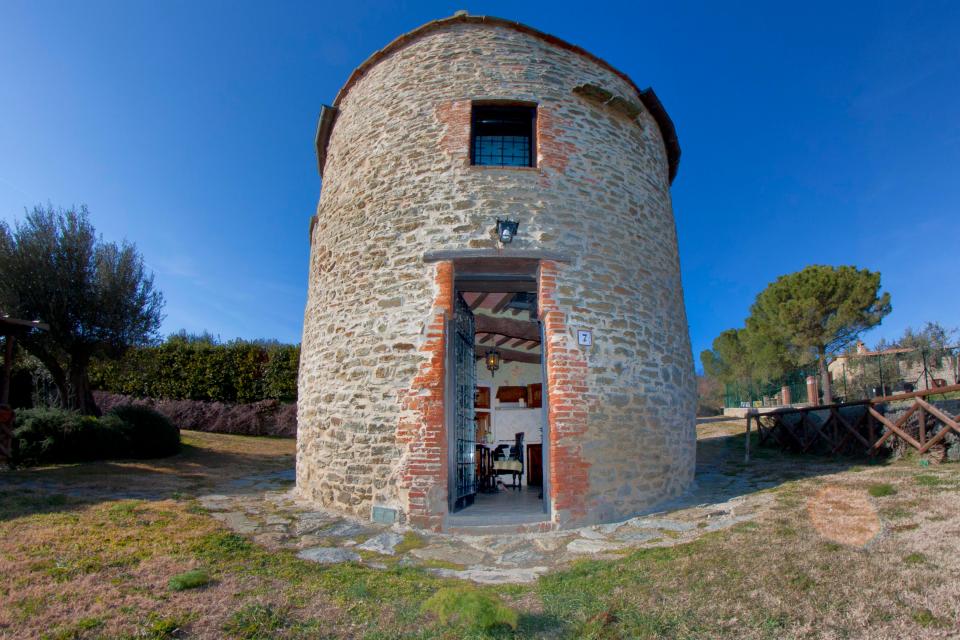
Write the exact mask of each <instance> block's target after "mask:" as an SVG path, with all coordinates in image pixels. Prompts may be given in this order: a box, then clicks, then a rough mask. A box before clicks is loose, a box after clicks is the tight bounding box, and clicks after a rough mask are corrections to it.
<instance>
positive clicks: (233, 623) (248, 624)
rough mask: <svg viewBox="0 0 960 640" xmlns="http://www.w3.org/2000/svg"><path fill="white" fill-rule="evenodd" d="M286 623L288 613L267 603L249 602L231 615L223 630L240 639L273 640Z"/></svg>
mask: <svg viewBox="0 0 960 640" xmlns="http://www.w3.org/2000/svg"><path fill="white" fill-rule="evenodd" d="M286 624H287V616H286V614H285V613H283V612H281V611H279V610H278V609H275V608H274V607H272V606H270V605H266V604H248V605H245V606H243V607H241V608H240V609H238V610H237V611H235V612H234V613H233V615H232V616H230V619H229V620H228V621H227V623H226V624H225V625H224V626H223V630H224V631H225V632H226V634H227V635H228V636H230V637H231V638H238V639H239V640H272V639H273V638H276V637H277V636H278V635H279V634H278V633H277V632H278V631H279V630H280V629H282V628H283V627H284V626H286Z"/></svg>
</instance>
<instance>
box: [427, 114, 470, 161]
mask: <svg viewBox="0 0 960 640" xmlns="http://www.w3.org/2000/svg"><path fill="white" fill-rule="evenodd" d="M436 113H437V120H439V121H440V123H441V124H442V125H443V137H442V138H441V139H440V148H441V149H443V151H444V152H446V153H447V155H449V156H450V157H451V158H453V159H454V161H456V162H458V163H459V164H462V165H469V164H470V119H471V117H472V114H473V103H472V102H471V101H470V100H454V101H453V102H444V103H443V104H440V105H437V112H436Z"/></svg>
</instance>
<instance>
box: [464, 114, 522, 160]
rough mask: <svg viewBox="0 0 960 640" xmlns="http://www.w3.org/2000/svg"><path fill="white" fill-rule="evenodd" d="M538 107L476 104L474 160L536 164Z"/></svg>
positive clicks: (472, 154) (471, 147) (471, 154)
mask: <svg viewBox="0 0 960 640" xmlns="http://www.w3.org/2000/svg"><path fill="white" fill-rule="evenodd" d="M536 114H537V108H536V107H531V106H504V105H476V104H475V105H473V118H472V121H471V132H470V162H471V164H475V165H488V166H494V167H533V166H536V162H535V159H536V144H535V140H534V138H533V131H534V118H536Z"/></svg>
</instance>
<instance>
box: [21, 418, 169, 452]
mask: <svg viewBox="0 0 960 640" xmlns="http://www.w3.org/2000/svg"><path fill="white" fill-rule="evenodd" d="M179 450H180V430H179V429H178V428H177V427H176V426H175V425H174V424H173V423H172V422H170V420H169V419H168V418H167V417H166V416H164V415H161V414H160V413H157V412H156V411H153V410H152V409H148V408H146V407H117V408H116V409H114V410H113V411H111V412H110V413H108V414H106V415H104V416H103V417H101V418H94V417H93V416H84V415H80V414H78V413H75V412H73V411H64V410H62V409H23V410H20V411H17V413H16V420H15V422H14V428H13V463H14V464H15V465H16V466H30V465H38V464H54V463H67V462H86V461H90V460H103V459H107V458H159V457H163V456H169V455H172V454H174V453H176V452H177V451H179Z"/></svg>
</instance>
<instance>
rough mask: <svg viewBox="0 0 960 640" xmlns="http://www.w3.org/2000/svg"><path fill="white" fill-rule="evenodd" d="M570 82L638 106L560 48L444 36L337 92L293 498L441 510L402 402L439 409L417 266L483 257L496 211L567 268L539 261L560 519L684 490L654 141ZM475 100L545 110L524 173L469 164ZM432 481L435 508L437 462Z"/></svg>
mask: <svg viewBox="0 0 960 640" xmlns="http://www.w3.org/2000/svg"><path fill="white" fill-rule="evenodd" d="M584 83H591V84H595V85H598V86H600V87H603V88H605V89H606V90H608V91H611V92H613V93H614V94H616V95H620V96H626V97H628V98H631V96H632V97H633V98H634V99H635V97H636V96H635V93H632V91H633V90H632V89H631V87H630V85H629V84H627V83H626V82H625V81H624V80H623V79H621V78H620V77H619V76H617V75H616V74H614V73H612V72H610V71H609V70H607V69H605V68H603V67H601V66H599V65H597V64H596V63H595V62H593V61H590V60H588V59H586V58H585V57H583V56H580V55H578V54H576V53H575V52H571V51H569V50H565V49H561V48H558V47H555V46H553V45H551V44H549V43H547V42H544V41H542V40H539V39H537V38H534V37H533V36H531V35H529V34H525V33H520V32H517V31H515V30H512V29H509V28H504V27H501V26H491V25H478V24H451V25H449V26H446V27H444V28H441V29H437V30H434V31H432V32H430V33H428V34H426V35H424V36H423V37H422V38H420V39H417V40H415V41H413V42H411V43H409V44H408V45H406V46H405V47H404V48H402V49H400V50H398V51H396V52H394V53H393V54H391V55H390V56H388V57H387V58H386V59H384V60H383V61H381V62H380V63H379V64H377V65H375V66H373V67H372V68H370V69H369V71H368V72H367V73H366V75H364V76H363V77H362V78H360V79H359V80H358V81H357V83H356V84H355V85H354V86H353V87H352V89H351V90H350V91H349V92H348V93H347V94H346V95H345V96H344V97H343V99H342V100H341V102H340V104H339V109H340V111H339V115H338V117H337V121H336V124H335V126H334V128H333V132H332V134H331V138H330V142H329V146H328V148H327V161H326V166H325V172H324V180H323V190H322V195H321V199H320V203H319V206H318V209H317V224H316V225H315V226H314V229H313V233H312V239H311V240H312V255H311V261H310V290H309V298H308V302H307V308H306V314H305V324H304V336H303V351H302V357H301V374H300V390H299V391H300V392H299V398H300V406H299V437H298V458H297V483H298V487H299V489H300V491H301V492H302V493H303V494H304V495H305V496H307V497H309V498H311V499H313V500H316V501H318V502H320V503H322V504H325V505H328V506H332V507H335V508H338V509H342V510H345V511H349V512H353V513H356V514H358V515H362V516H369V513H370V508H371V506H372V505H374V504H377V505H387V506H393V507H395V508H397V509H399V510H400V512H401V514H403V515H404V516H408V515H411V514H412V515H414V516H415V517H417V510H418V508H419V505H420V504H421V502H420V501H421V499H422V504H424V505H433V507H430V508H432V509H438V508H440V509H445V505H440V504H439V503H438V502H437V501H436V500H435V499H434V498H435V496H434V497H433V498H428V497H427V496H425V495H420V493H419V491H420V490H419V489H412V488H411V487H412V485H411V484H410V480H409V471H410V469H411V468H412V467H411V466H410V462H409V461H410V460H411V457H412V456H416V452H415V451H414V449H415V448H417V447H419V446H420V444H418V438H417V436H416V429H417V427H416V426H415V425H414V423H415V422H416V421H417V420H424V419H425V418H424V415H425V414H423V413H422V412H419V409H417V408H415V407H412V406H411V397H414V398H418V397H421V396H423V397H432V398H433V399H434V400H436V396H435V395H433V394H435V393H436V389H437V388H436V387H435V386H431V385H432V384H433V383H434V382H435V381H437V380H442V379H443V372H442V365H443V359H442V358H439V357H438V351H437V345H438V339H437V335H436V331H437V326H438V325H437V323H438V319H439V317H440V314H441V313H443V312H448V311H449V309H448V308H447V307H445V306H444V305H445V304H446V303H444V302H442V301H441V300H440V298H442V297H443V296H439V298H438V292H439V291H441V290H442V287H443V286H444V285H442V284H441V285H438V275H439V273H440V272H439V271H438V267H435V266H434V265H430V264H425V263H424V262H423V259H422V256H423V255H424V253H425V252H427V251H433V250H439V249H468V248H475V249H476V248H494V247H496V246H497V244H496V239H495V232H494V223H495V220H496V218H498V217H509V218H512V219H516V220H518V221H519V222H520V233H519V235H518V236H517V237H516V239H515V240H514V242H513V245H512V246H511V248H514V249H531V250H538V249H540V250H550V251H558V252H562V253H565V254H568V255H569V256H571V257H572V259H573V261H572V262H571V263H570V264H544V265H543V266H542V269H543V272H544V275H543V278H542V280H541V286H542V287H544V289H543V290H542V291H541V297H542V298H544V300H549V304H548V305H544V313H545V314H546V315H545V318H544V319H545V322H546V325H547V332H548V335H547V342H548V345H549V349H550V351H551V353H552V354H553V355H552V356H550V355H548V375H550V376H552V377H555V380H554V379H551V380H550V381H549V383H548V384H549V400H550V402H551V409H550V415H551V420H552V423H553V424H552V427H551V428H552V429H556V430H557V433H556V434H553V435H555V436H556V442H555V444H556V447H557V449H556V451H555V452H554V455H553V456H552V457H551V470H550V473H551V479H552V482H553V484H552V492H553V496H554V505H555V513H554V520H555V521H556V522H557V523H558V524H561V525H568V524H575V523H579V522H586V521H599V520H609V519H614V518H617V517H621V516H626V515H630V514H632V513H635V512H637V511H639V510H641V509H643V508H645V507H648V506H650V505H652V504H653V503H656V502H658V501H660V500H662V499H664V498H667V497H669V496H673V495H676V494H678V493H680V492H681V491H682V490H683V489H684V488H685V487H686V486H687V485H688V484H689V483H690V481H691V479H692V476H693V469H694V456H695V431H694V429H695V423H694V412H695V403H696V393H695V381H694V376H693V361H692V357H691V353H690V344H689V337H688V332H687V324H686V316H685V311H684V306H683V293H682V287H681V283H680V268H679V259H678V252H677V238H676V231H675V225H674V220H673V214H672V209H671V201H670V191H669V180H668V166H667V159H666V152H665V148H664V144H663V140H662V138H661V135H660V132H659V130H658V128H657V125H656V123H655V122H654V120H653V118H652V117H651V116H650V115H649V114H647V113H645V112H644V113H642V114H641V115H640V116H638V117H637V118H636V119H635V120H631V119H629V118H628V117H626V116H625V115H624V114H623V113H621V112H618V111H616V110H613V109H611V108H609V107H607V106H605V105H603V104H601V103H598V102H594V101H591V100H589V99H587V98H584V97H581V96H579V95H576V94H574V93H573V92H572V89H573V88H574V87H575V86H578V85H581V84H584ZM490 99H504V100H518V101H530V102H535V103H537V104H538V116H537V135H538V141H537V142H538V158H537V159H538V162H537V165H538V166H537V167H536V168H521V169H511V168H491V167H473V166H470V164H469V147H470V144H469V127H470V104H471V100H490ZM443 295H446V294H445V293H444V294H443ZM542 304H543V303H542ZM578 328H589V329H592V330H593V332H594V334H593V335H594V345H593V347H590V348H583V347H578V346H577V345H576V339H575V330H576V329H578ZM440 342H442V340H440ZM438 369H439V370H438ZM425 380H429V381H430V382H427V383H425V382H424V381H425ZM429 402H430V401H427V403H428V404H429ZM431 415H433V414H431ZM431 433H435V431H431ZM410 434H414V435H413V436H411V435H410ZM444 437H445V436H444ZM441 439H442V438H441ZM437 446H439V447H441V448H443V449H444V455H443V456H441V458H442V459H441V460H439V461H437V462H439V463H441V464H444V465H445V464H446V462H445V459H443V458H445V444H444V443H438V445H437ZM426 471H427V472H428V473H429V474H434V475H433V477H440V478H441V484H442V485H443V486H442V487H441V489H440V491H441V492H442V494H443V495H445V494H446V486H445V478H443V477H442V476H443V475H445V473H446V472H445V470H444V471H442V472H439V473H440V475H439V476H437V475H436V474H437V473H438V470H437V469H435V468H431V469H428V470H426ZM430 508H428V509H427V510H428V511H429V510H430ZM435 522H436V518H433V519H430V520H429V522H428V525H429V526H433V525H434V524H435Z"/></svg>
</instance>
